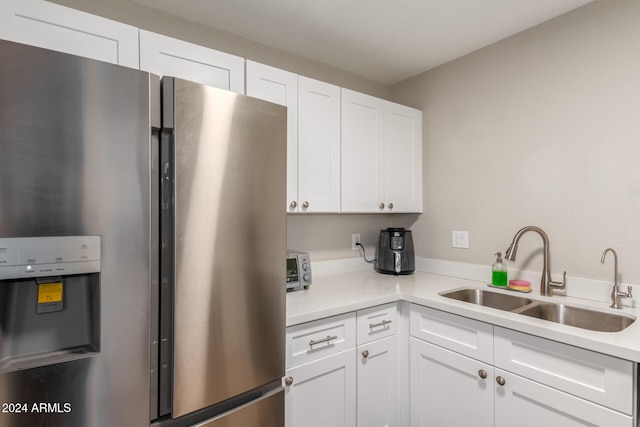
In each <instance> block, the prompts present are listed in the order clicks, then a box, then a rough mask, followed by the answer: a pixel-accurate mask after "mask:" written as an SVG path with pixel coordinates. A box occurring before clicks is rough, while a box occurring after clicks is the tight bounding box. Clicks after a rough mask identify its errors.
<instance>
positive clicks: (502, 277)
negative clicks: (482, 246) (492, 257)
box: [491, 252, 508, 287]
mask: <svg viewBox="0 0 640 427" xmlns="http://www.w3.org/2000/svg"><path fill="white" fill-rule="evenodd" d="M496 256H497V257H498V258H497V259H496V262H495V263H494V264H493V265H492V266H491V284H492V285H493V286H503V287H507V284H508V280H507V265H506V264H505V263H503V262H502V252H496Z"/></svg>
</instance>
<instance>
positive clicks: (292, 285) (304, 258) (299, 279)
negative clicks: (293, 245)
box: [287, 251, 311, 291]
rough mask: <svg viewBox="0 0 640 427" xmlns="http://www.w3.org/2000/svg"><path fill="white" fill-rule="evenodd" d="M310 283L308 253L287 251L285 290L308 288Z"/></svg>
mask: <svg viewBox="0 0 640 427" xmlns="http://www.w3.org/2000/svg"><path fill="white" fill-rule="evenodd" d="M310 284H311V260H310V258H309V254H308V253H306V252H300V251H287V291H292V290H296V289H302V288H304V289H309V285H310Z"/></svg>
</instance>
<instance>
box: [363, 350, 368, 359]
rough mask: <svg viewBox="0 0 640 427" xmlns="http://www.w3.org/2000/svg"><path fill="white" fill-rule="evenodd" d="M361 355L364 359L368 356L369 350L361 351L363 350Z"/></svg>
mask: <svg viewBox="0 0 640 427" xmlns="http://www.w3.org/2000/svg"><path fill="white" fill-rule="evenodd" d="M362 357H364V358H365V359H366V358H367V357H369V350H365V351H363V352H362Z"/></svg>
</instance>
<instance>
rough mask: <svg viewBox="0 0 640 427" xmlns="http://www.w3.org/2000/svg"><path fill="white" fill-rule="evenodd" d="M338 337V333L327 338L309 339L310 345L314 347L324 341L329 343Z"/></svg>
mask: <svg viewBox="0 0 640 427" xmlns="http://www.w3.org/2000/svg"><path fill="white" fill-rule="evenodd" d="M337 339H338V336H337V335H333V336H331V335H327V337H326V338H322V339H319V340H315V341H314V340H311V341H309V347H313V346H314V345H318V344H322V343H325V342H326V343H329V342H331V341H333V340H337Z"/></svg>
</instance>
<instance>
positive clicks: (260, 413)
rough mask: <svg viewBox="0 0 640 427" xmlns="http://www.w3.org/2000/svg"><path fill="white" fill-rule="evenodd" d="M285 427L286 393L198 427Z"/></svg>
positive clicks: (256, 402)
mask: <svg viewBox="0 0 640 427" xmlns="http://www.w3.org/2000/svg"><path fill="white" fill-rule="evenodd" d="M249 426H260V427H284V391H283V390H280V391H278V393H276V394H273V395H268V396H265V397H264V398H262V399H260V400H257V401H254V402H252V403H250V404H248V405H245V406H241V407H239V408H238V409H236V410H235V411H232V412H229V413H227V414H223V415H222V416H220V417H217V418H215V419H213V420H211V421H206V422H204V423H202V424H198V425H197V426H196V427H249Z"/></svg>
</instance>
